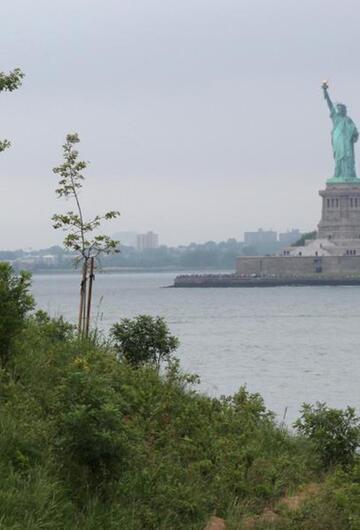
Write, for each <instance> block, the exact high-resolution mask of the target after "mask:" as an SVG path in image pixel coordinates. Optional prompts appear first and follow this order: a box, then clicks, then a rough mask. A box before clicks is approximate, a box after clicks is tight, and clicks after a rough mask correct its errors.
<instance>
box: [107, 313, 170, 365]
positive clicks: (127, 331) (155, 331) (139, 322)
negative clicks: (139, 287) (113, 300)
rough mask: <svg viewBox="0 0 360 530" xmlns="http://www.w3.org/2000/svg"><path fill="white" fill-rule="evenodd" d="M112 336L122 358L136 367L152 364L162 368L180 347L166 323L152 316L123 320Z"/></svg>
mask: <svg viewBox="0 0 360 530" xmlns="http://www.w3.org/2000/svg"><path fill="white" fill-rule="evenodd" d="M111 335H112V337H113V338H114V343H115V348H116V351H117V353H118V355H119V357H120V358H123V359H125V360H126V361H128V362H129V363H131V364H132V365H134V366H140V365H141V364H144V363H152V364H154V365H156V366H157V367H159V366H160V363H161V361H163V360H168V359H169V358H170V355H171V353H172V352H173V351H175V350H176V348H177V347H178V345H179V340H178V339H177V337H175V336H174V335H171V333H170V332H169V330H168V327H167V325H166V322H165V320H164V319H163V318H161V317H152V316H150V315H138V316H137V317H135V318H133V319H129V318H123V319H122V320H120V322H118V323H116V324H114V325H113V327H112V328H111Z"/></svg>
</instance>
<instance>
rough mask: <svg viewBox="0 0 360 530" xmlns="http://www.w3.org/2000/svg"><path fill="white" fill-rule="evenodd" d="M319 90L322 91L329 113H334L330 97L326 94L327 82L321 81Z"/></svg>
mask: <svg viewBox="0 0 360 530" xmlns="http://www.w3.org/2000/svg"><path fill="white" fill-rule="evenodd" d="M321 88H322V89H323V92H324V98H325V100H326V103H327V104H328V107H329V110H330V112H333V111H334V104H333V102H332V101H331V99H330V96H329V92H328V89H329V84H328V82H327V81H323V83H322V85H321Z"/></svg>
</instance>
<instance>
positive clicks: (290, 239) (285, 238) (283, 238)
mask: <svg viewBox="0 0 360 530" xmlns="http://www.w3.org/2000/svg"><path fill="white" fill-rule="evenodd" d="M301 236H302V233H301V232H300V230H299V229H298V228H293V229H292V230H290V231H289V230H288V231H287V232H283V233H280V234H279V241H280V243H282V244H283V245H292V244H293V243H295V242H296V241H298V240H299V239H300V238H301Z"/></svg>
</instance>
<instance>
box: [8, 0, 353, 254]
mask: <svg viewBox="0 0 360 530" xmlns="http://www.w3.org/2000/svg"><path fill="white" fill-rule="evenodd" d="M359 15H360V4H359V2H358V0H343V1H342V3H341V7H340V6H339V3H338V2H335V1H333V0H302V1H301V2H299V0H181V1H179V0H102V1H100V0H51V1H49V0H11V2H2V5H1V20H2V28H1V32H0V49H1V57H2V61H1V66H0V69H1V70H5V71H6V70H9V69H11V68H13V67H16V66H20V67H21V68H22V69H23V70H24V71H25V72H26V79H25V82H24V85H23V87H22V88H21V89H20V90H19V91H17V92H14V93H12V94H7V93H3V94H1V96H0V113H1V114H0V115H1V120H0V123H1V127H0V137H2V138H9V139H11V141H12V142H13V147H12V149H11V150H9V151H7V152H5V153H3V154H1V155H0V164H1V166H0V167H1V175H0V197H1V208H0V226H1V229H0V230H1V231H0V234H1V237H0V248H18V247H29V246H32V247H35V248H36V247H40V246H47V245H50V244H53V243H60V242H61V241H62V234H60V233H58V232H55V231H54V230H53V229H52V228H51V222H50V217H51V215H52V214H53V213H54V212H60V211H62V210H63V209H65V208H66V207H67V205H66V204H65V203H64V201H62V200H58V199H55V195H54V189H55V187H56V182H57V178H56V176H55V175H53V174H52V172H51V168H52V167H54V166H55V165H57V164H58V163H59V162H60V159H61V145H62V143H63V140H64V137H65V135H66V133H67V132H70V131H77V132H78V133H79V135H80V138H81V144H80V154H81V157H82V158H84V159H86V160H90V161H91V167H90V168H89V170H88V173H87V180H86V183H85V186H86V191H85V192H84V193H83V201H84V205H85V208H86V209H87V211H88V212H89V214H92V213H100V212H101V211H102V210H107V209H119V210H120V211H121V214H122V216H121V218H120V219H119V220H118V221H116V222H114V223H113V224H112V225H109V231H110V233H112V232H116V231H119V230H120V231H125V230H135V231H146V230H150V229H152V230H154V231H156V232H158V233H159V234H160V238H161V242H163V243H166V244H181V243H189V242H191V241H206V240H209V239H213V240H221V239H227V238H228V237H236V238H238V239H239V238H242V235H243V232H244V231H245V230H252V229H257V228H258V227H260V226H262V227H264V228H273V229H276V230H286V229H287V228H291V227H299V228H301V229H302V230H308V229H309V230H310V229H313V228H314V227H315V226H316V224H317V223H318V221H319V218H320V198H319V197H318V195H317V192H318V190H319V189H320V188H321V187H323V186H324V183H325V180H326V178H328V177H329V176H331V173H332V171H333V162H332V153H331V146H330V128H331V123H330V119H329V115H328V111H327V108H326V105H325V102H324V100H323V98H322V94H321V90H320V84H321V80H322V79H323V78H328V79H330V95H331V96H332V97H333V99H334V100H335V101H344V102H345V103H346V104H347V105H348V112H349V115H350V116H351V117H352V118H353V120H354V121H355V123H357V125H358V127H360V69H359V68H358V58H357V55H358V50H359ZM358 151H359V148H358V149H357V155H358V156H357V158H358V159H359V156H360V153H359V152H358ZM358 167H359V165H358Z"/></svg>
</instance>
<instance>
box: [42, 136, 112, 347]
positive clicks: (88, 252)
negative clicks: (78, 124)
mask: <svg viewBox="0 0 360 530" xmlns="http://www.w3.org/2000/svg"><path fill="white" fill-rule="evenodd" d="M79 142H80V140H79V136H78V135H77V134H76V133H74V134H68V135H67V136H66V141H65V144H64V145H63V156H64V162H63V164H61V165H60V166H57V167H55V168H54V169H53V172H54V173H55V174H57V175H59V176H60V180H59V187H58V188H57V190H56V195H57V196H58V197H64V198H65V199H72V200H73V201H74V204H75V211H74V210H69V211H67V212H66V213H64V214H55V215H53V217H52V220H53V222H54V224H53V226H54V228H55V229H59V228H60V229H62V230H64V231H65V232H67V235H66V236H65V239H64V246H65V247H66V248H67V249H69V250H71V251H73V252H75V253H76V254H77V263H79V262H80V263H82V281H81V286H80V307H79V324H78V329H79V334H80V335H81V336H83V337H87V336H88V334H89V326H90V313H91V300H92V283H93V278H94V263H95V261H96V260H97V259H98V258H99V256H100V255H101V254H111V253H113V252H118V244H119V242H118V241H115V240H113V239H111V238H110V237H109V236H107V235H103V234H98V233H97V230H98V228H99V227H100V225H101V223H102V221H104V220H106V221H108V220H110V219H115V218H117V217H118V216H119V215H120V213H119V212H118V211H115V210H112V211H109V212H106V213H105V214H104V215H96V216H95V217H93V218H90V219H86V218H85V216H84V213H83V209H82V205H81V203H80V197H79V194H80V190H81V188H82V182H83V180H84V176H83V174H82V172H83V170H84V169H86V167H87V166H88V163H87V162H84V161H82V160H79V159H78V156H79V153H78V151H77V150H76V149H75V145H76V144H77V143H79ZM94 231H95V234H94V233H93V232H94Z"/></svg>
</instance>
